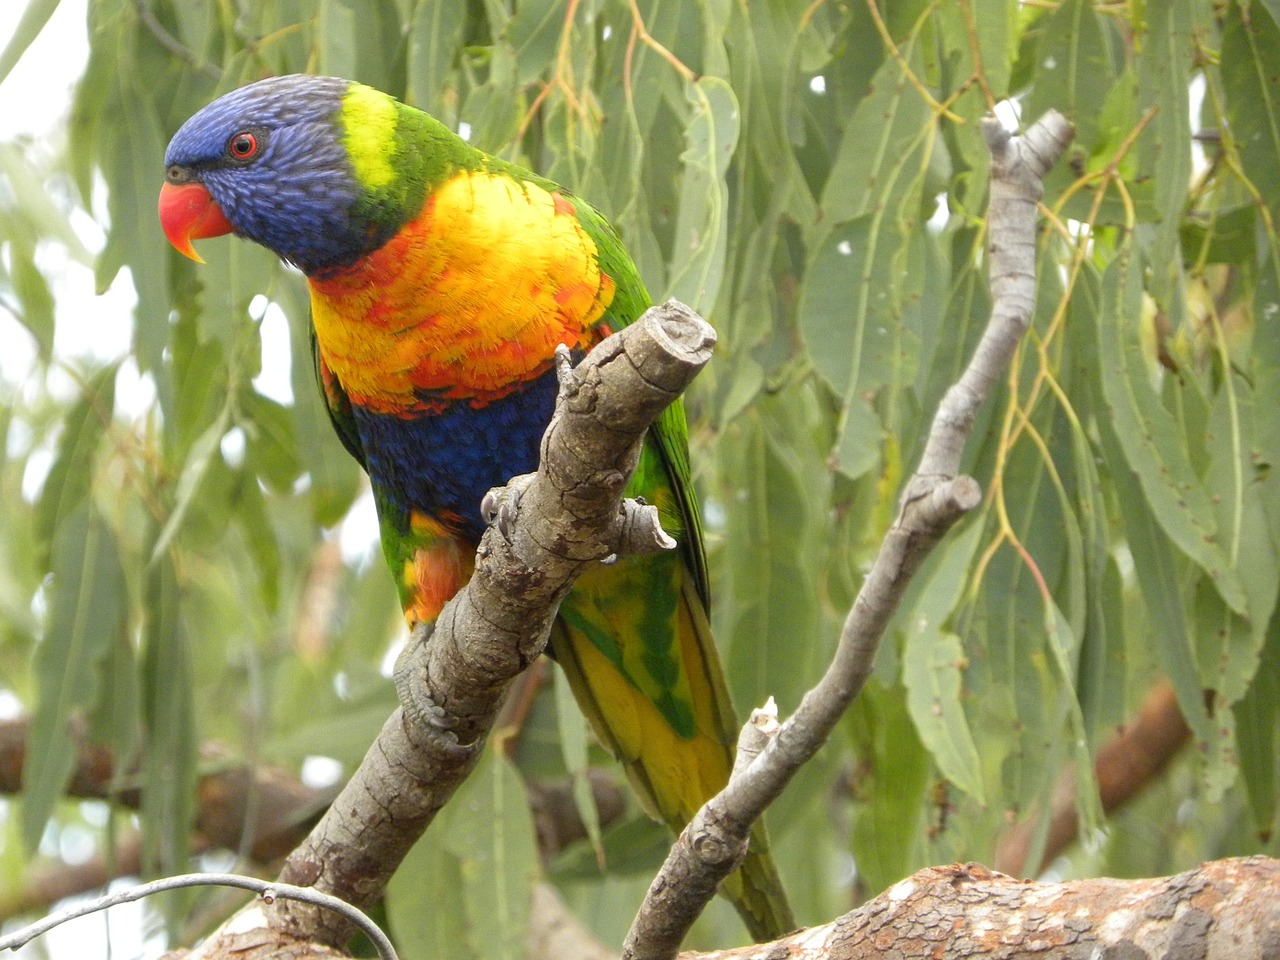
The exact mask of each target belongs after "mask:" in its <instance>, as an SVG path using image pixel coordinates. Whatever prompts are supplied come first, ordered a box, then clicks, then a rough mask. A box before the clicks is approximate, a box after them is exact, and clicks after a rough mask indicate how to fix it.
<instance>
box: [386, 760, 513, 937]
mask: <svg viewBox="0 0 1280 960" xmlns="http://www.w3.org/2000/svg"><path fill="white" fill-rule="evenodd" d="M406 869H407V871H408V872H406ZM402 874H404V876H402ZM537 876H538V852H537V844H536V841H535V838H534V831H533V819H532V817H531V815H530V813H529V801H528V798H527V797H526V796H525V793H524V789H523V787H522V786H521V783H520V779H519V775H518V774H517V773H516V772H515V769H514V768H513V767H512V766H511V765H510V764H509V763H508V761H507V760H505V759H504V758H503V757H502V755H501V752H500V751H499V750H497V749H495V748H494V747H493V745H492V744H491V745H490V746H489V747H488V748H487V749H486V750H485V752H484V756H483V757H482V758H481V760H480V763H479V764H478V765H477V767H476V769H475V770H474V771H473V772H472V774H471V776H470V777H468V778H467V780H466V781H465V782H464V783H463V784H462V786H461V787H459V788H458V792H457V793H456V794H455V795H454V797H453V799H452V800H451V801H450V802H449V805H448V806H446V807H445V808H444V809H443V810H442V811H441V812H440V815H439V816H438V817H437V818H436V822H435V823H434V824H433V825H432V826H431V829H430V830H429V831H428V832H427V834H426V835H425V836H424V837H423V838H422V840H420V841H418V845H417V848H416V849H415V852H414V853H413V854H412V855H411V856H410V858H409V860H408V861H407V862H406V867H405V868H402V869H401V870H400V871H398V872H397V873H396V875H395V877H393V878H392V881H391V885H390V888H389V889H388V891H387V893H388V904H387V905H388V911H389V914H390V917H391V922H392V926H393V928H394V929H395V931H396V934H397V938H399V937H400V935H401V934H402V932H403V934H404V935H405V936H407V937H408V938H409V942H411V943H412V944H413V950H414V952H413V953H411V954H408V956H410V957H423V958H424V960H425V958H427V957H437V956H445V957H459V958H471V957H475V958H483V960H518V958H522V957H524V955H525V940H526V929H527V927H528V924H529V914H530V907H531V898H532V894H533V883H534V881H535V879H536V878H537ZM445 907H448V909H446V908H445ZM418 951H421V952H418ZM435 951H442V952H435Z"/></svg>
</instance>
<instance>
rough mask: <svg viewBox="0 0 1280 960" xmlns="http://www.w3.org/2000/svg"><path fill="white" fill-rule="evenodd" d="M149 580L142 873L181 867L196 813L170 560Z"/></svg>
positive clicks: (192, 708) (191, 683)
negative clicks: (146, 870)
mask: <svg viewBox="0 0 1280 960" xmlns="http://www.w3.org/2000/svg"><path fill="white" fill-rule="evenodd" d="M161 553H162V551H154V550H153V551H152V555H153V556H157V557H158V558H159V559H158V560H157V562H155V563H153V564H152V566H151V568H150V570H149V571H148V574H147V584H146V598H145V599H146V605H147V610H148V613H149V616H148V619H147V621H146V623H145V625H144V627H143V651H142V653H143V659H142V695H143V720H144V723H145V725H146V742H147V749H146V750H144V751H143V753H142V835H143V863H144V869H149V870H154V871H156V872H161V873H177V872H180V871H181V870H182V869H184V868H185V867H186V864H187V853H188V850H189V848H190V845H191V824H192V820H193V817H194V815H195V784H196V749H197V744H198V740H197V731H196V716H197V714H196V704H195V698H194V693H195V675H194V673H193V671H192V668H191V651H190V650H189V649H188V643H189V638H188V634H187V629H186V624H185V623H184V622H183V615H182V593H183V591H182V588H181V585H180V582H179V580H178V575H177V572H176V570H175V569H174V566H173V564H172V562H171V560H170V559H169V557H168V556H162V555H161Z"/></svg>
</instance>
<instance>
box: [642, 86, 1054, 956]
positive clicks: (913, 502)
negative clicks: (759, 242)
mask: <svg viewBox="0 0 1280 960" xmlns="http://www.w3.org/2000/svg"><path fill="white" fill-rule="evenodd" d="M983 133H984V135H985V136H986V139H987V144H988V146H989V148H990V150H991V159H992V162H991V202H990V206H989V209H988V220H987V224H988V236H989V237H990V244H989V250H988V252H989V255H990V277H991V290H992V298H993V307H992V313H991V319H990V321H989V322H988V325H987V329H986V331H985V332H984V334H983V337H982V340H981V342H980V343H979V345H978V347H977V349H976V351H975V353H974V356H973V358H972V360H971V361H970V363H969V366H968V368H967V369H966V370H965V372H964V373H963V374H962V375H961V377H960V380H959V381H958V382H957V383H956V384H954V385H953V386H952V387H951V388H950V389H949V390H948V391H947V393H946V395H945V396H944V398H943V400H942V402H941V404H940V405H939V407H938V412H937V415H936V416H935V417H934V420H933V425H932V427H931V429H930V433H929V438H928V440H927V442H926V445H925V451H924V454H923V456H922V458H921V462H920V466H919V469H918V470H917V472H916V473H915V475H914V476H912V477H911V479H910V480H908V481H907V484H906V488H905V490H904V492H903V496H902V507H901V511H900V512H899V515H898V518H897V519H896V520H895V521H894V524H893V526H892V527H891V528H890V529H889V531H888V533H887V534H886V535H885V540H884V543H883V544H882V545H881V548H880V553H879V555H878V556H877V557H876V560H875V563H874V564H873V565H872V568H871V571H870V573H869V574H868V575H867V579H866V581H865V582H864V583H863V585H862V589H861V591H860V592H859V593H858V596H857V599H856V600H855V601H854V604H853V608H852V609H851V610H850V612H849V615H848V617H847V619H846V620H845V624H844V628H843V630H842V632H841V636H840V641H839V645H838V647H837V649H836V653H835V656H834V657H833V658H832V662H831V665H830V666H829V667H828V669H827V672H826V674H825V675H824V676H823V677H822V679H821V680H820V681H819V682H818V684H817V685H816V686H815V687H814V688H813V689H812V690H810V691H809V693H807V694H806V695H805V697H804V699H803V700H802V701H801V703H800V706H799V707H798V708H797V710H796V712H795V714H794V715H792V716H791V717H790V718H789V719H788V720H786V722H784V723H783V724H782V726H781V727H780V729H779V730H778V731H777V734H776V736H774V737H773V739H772V740H771V742H770V743H769V744H768V745H767V746H766V747H765V748H764V749H763V751H762V752H761V753H760V756H759V757H757V758H756V759H755V760H754V761H753V762H752V763H751V764H749V765H748V766H746V767H745V769H741V770H735V774H734V776H733V777H732V778H731V779H730V781H729V785H728V786H727V787H726V788H725V789H724V790H723V791H722V792H721V793H720V794H719V795H717V796H716V797H713V798H712V799H711V800H710V801H709V802H708V803H707V804H706V806H704V807H703V808H702V810H700V811H699V812H698V814H697V815H696V816H695V817H694V818H693V820H692V821H691V822H690V823H689V825H688V827H686V828H685V830H684V832H683V833H681V835H680V837H679V839H678V840H677V841H676V844H675V845H674V846H673V847H672V849H671V853H670V855H669V856H668V857H667V860H666V862H665V863H664V864H663V866H662V869H661V870H660V871H659V873H658V875H657V877H655V878H654V881H653V884H652V885H651V886H650V888H649V893H648V895H647V896H646V897H645V901H644V903H643V904H642V905H641V907H640V911H639V913H638V914H637V916H636V919H635V921H634V923H633V924H632V927H631V930H630V931H629V932H628V934H627V939H626V942H625V944H624V947H623V957H624V958H628V960H670V958H672V957H674V956H675V955H676V951H677V950H678V949H679V947H680V943H681V942H682V941H683V939H684V937H685V934H686V933H687V932H688V930H689V928H690V927H691V926H692V924H693V922H694V920H696V919H697V917H698V915H699V914H700V913H701V912H702V910H703V908H704V907H705V906H706V904H707V902H708V901H709V900H710V898H711V897H712V896H713V895H714V893H715V890H716V887H717V886H718V885H719V883H720V881H721V880H723V879H724V878H725V877H726V876H727V875H728V874H729V873H730V872H731V871H732V870H733V868H734V867H735V866H737V864H738V862H739V860H740V859H741V857H742V855H743V854H744V853H745V851H746V843H747V835H748V831H749V830H750V828H751V824H752V823H753V822H754V821H755V820H756V819H758V818H759V817H760V815H761V814H762V813H763V812H764V810H765V808H766V807H767V806H768V805H769V804H770V803H771V802H773V800H774V799H775V798H776V797H777V796H778V794H780V793H781V792H782V790H783V788H784V787H785V786H786V785H787V784H788V783H789V782H790V780H791V778H792V777H793V776H794V775H795V773H796V771H797V770H799V769H800V767H801V766H802V765H803V764H804V763H806V762H807V761H808V760H809V759H810V758H811V757H812V756H813V755H814V754H815V753H816V752H817V751H818V749H819V748H820V747H821V746H822V744H823V743H825V742H826V739H827V737H828V736H829V735H830V733H831V731H832V730H833V729H834V728H835V725H836V723H837V722H838V721H839V719H840V717H841V716H842V715H843V714H844V712H845V710H846V709H847V708H848V706H849V704H850V703H851V702H852V701H853V699H854V697H856V696H857V694H858V692H859V691H860V690H861V689H862V685H863V683H865V682H866V679H867V677H868V676H869V675H870V673H871V666H872V662H873V660H874V659H875V653H876V649H877V647H878V645H879V642H880V637H881V636H882V635H883V633H884V630H885V628H886V626H887V625H888V623H889V620H890V618H891V617H892V616H893V612H894V610H896V609H897V606H898V603H899V601H900V600H901V599H902V596H903V594H904V593H905V591H906V587H907V584H908V583H909V582H910V580H911V577H912V576H913V575H914V574H915V572H916V571H917V570H918V569H919V567H920V565H921V563H922V562H923V561H924V558H925V557H926V556H927V555H928V554H929V552H930V551H931V550H932V549H933V547H934V545H935V544H937V543H938V541H939V540H940V539H941V538H942V537H943V535H944V534H945V533H946V532H947V530H949V529H950V527H951V525H952V524H954V523H955V522H956V520H958V519H959V518H960V517H961V516H963V515H964V514H965V513H966V512H967V511H969V510H972V509H973V508H974V507H976V506H977V505H978V504H979V503H980V502H981V491H980V490H979V487H978V484H977V482H976V481H975V480H973V479H972V478H971V477H965V476H957V474H958V472H959V468H960V457H961V454H962V452H963V450H964V444H965V442H966V441H967V439H968V436H969V432H970V430H971V428H972V425H973V419H974V415H975V413H976V411H977V409H978V407H979V405H980V404H982V402H983V401H984V400H985V399H986V398H987V396H988V395H989V394H990V392H991V389H992V387H993V386H994V384H996V383H997V382H998V381H999V379H1000V377H1001V376H1002V375H1003V373H1004V371H1005V369H1006V368H1007V367H1008V364H1009V361H1010V358H1011V357H1012V356H1013V352H1014V350H1015V349H1016V347H1017V345H1018V342H1019V340H1020V339H1021V338H1022V336H1023V334H1024V333H1025V332H1026V329H1027V325H1028V324H1029V323H1030V320H1031V313H1032V308H1033V306H1034V303H1035V229H1036V204H1037V203H1038V202H1039V200H1040V197H1041V195H1042V193H1043V186H1042V180H1043V177H1044V175H1045V173H1046V172H1048V170H1049V169H1050V167H1052V165H1053V163H1054V162H1055V161H1056V160H1057V158H1058V157H1059V156H1060V155H1061V154H1062V152H1063V151H1064V150H1065V149H1066V147H1067V145H1068V144H1069V143H1070V142H1071V137H1072V128H1071V126H1070V124H1069V123H1068V122H1067V120H1066V119H1065V118H1064V117H1063V116H1062V115H1061V114H1060V113H1058V112H1056V111H1050V112H1049V113H1047V114H1046V115H1045V116H1044V117H1042V118H1041V119H1040V120H1038V121H1037V122H1036V123H1035V124H1034V125H1033V126H1032V127H1031V128H1030V129H1028V130H1027V131H1026V133H1025V134H1024V135H1023V136H1021V137H1016V138H1015V137H1012V136H1011V135H1010V134H1009V133H1008V132H1007V131H1005V130H1004V128H1003V127H1001V126H1000V124H999V122H997V121H996V120H994V119H989V120H987V121H986V122H985V123H984V124H983Z"/></svg>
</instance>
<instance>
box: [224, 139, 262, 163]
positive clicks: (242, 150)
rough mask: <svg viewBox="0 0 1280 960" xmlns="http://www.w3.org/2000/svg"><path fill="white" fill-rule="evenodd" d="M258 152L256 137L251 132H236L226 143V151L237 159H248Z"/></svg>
mask: <svg viewBox="0 0 1280 960" xmlns="http://www.w3.org/2000/svg"><path fill="white" fill-rule="evenodd" d="M257 152H258V138H257V137H255V136H254V135H253V134H252V133H237V134H236V135H235V136H234V137H232V138H231V140H230V141H229V142H228V143H227V153H229V154H231V156H233V157H235V159H237V160H248V159H249V158H250V157H252V156H253V155H254V154H255V153H257Z"/></svg>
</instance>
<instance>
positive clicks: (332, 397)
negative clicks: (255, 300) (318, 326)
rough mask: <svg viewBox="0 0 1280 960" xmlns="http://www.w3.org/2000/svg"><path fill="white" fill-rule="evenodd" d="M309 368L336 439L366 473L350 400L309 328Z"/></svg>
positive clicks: (313, 331) (312, 329) (314, 334)
mask: <svg viewBox="0 0 1280 960" xmlns="http://www.w3.org/2000/svg"><path fill="white" fill-rule="evenodd" d="M311 366H312V369H313V370H315V374H316V383H317V384H319V386H320V395H321V396H322V397H324V405H325V409H326V410H328V411H329V420H330V422H332V423H333V429H334V430H335V431H337V434H338V439H339V440H341V441H342V445H343V446H344V447H346V448H347V453H349V454H351V455H352V456H353V457H355V458H356V462H357V463H359V464H360V466H361V467H362V468H364V472H365V473H368V472H369V465H368V464H367V463H366V462H365V457H364V447H362V446H361V445H360V435H359V434H358V433H357V432H356V420H355V416H354V415H353V414H352V413H351V399H350V398H349V397H348V396H347V392H346V391H345V390H343V389H342V384H340V383H339V382H338V378H337V377H335V376H334V375H333V373H332V372H331V371H330V370H329V368H328V367H327V366H326V365H325V362H324V358H323V357H321V356H320V343H319V341H318V340H316V330H315V327H311Z"/></svg>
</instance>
